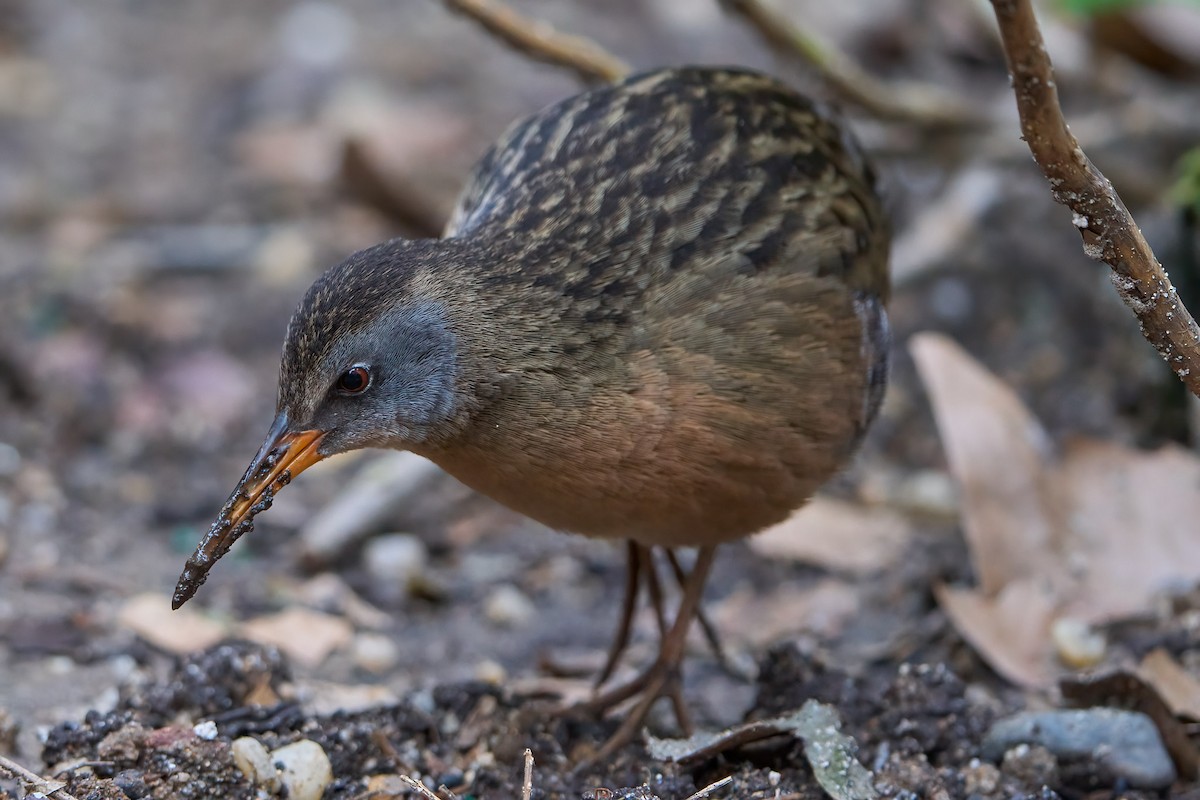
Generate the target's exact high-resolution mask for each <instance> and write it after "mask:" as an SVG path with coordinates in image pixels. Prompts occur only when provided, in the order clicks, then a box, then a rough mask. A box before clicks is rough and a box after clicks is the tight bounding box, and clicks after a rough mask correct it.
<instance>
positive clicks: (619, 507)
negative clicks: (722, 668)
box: [172, 66, 890, 753]
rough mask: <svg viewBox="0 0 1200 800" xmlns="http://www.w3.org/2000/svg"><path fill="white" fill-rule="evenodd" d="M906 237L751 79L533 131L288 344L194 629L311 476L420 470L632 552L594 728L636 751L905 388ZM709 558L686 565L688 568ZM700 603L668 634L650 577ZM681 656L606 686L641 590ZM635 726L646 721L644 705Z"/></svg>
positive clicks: (820, 110) (688, 606)
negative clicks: (618, 716)
mask: <svg viewBox="0 0 1200 800" xmlns="http://www.w3.org/2000/svg"><path fill="white" fill-rule="evenodd" d="M889 245H890V223H889V220H888V216H887V214H886V212H885V209H884V203H883V200H882V199H881V192H880V190H879V188H878V179H877V177H876V172H875V170H874V168H873V166H872V165H871V163H870V161H869V159H868V158H867V156H866V154H865V153H864V149H863V147H862V146H861V145H860V144H859V142H858V141H857V140H856V139H855V138H854V136H853V134H852V133H851V131H850V129H849V128H848V126H847V125H846V124H845V122H844V121H842V120H841V118H840V117H839V116H838V115H837V114H836V113H835V112H833V111H832V110H831V109H829V108H827V107H826V106H825V105H823V104H821V103H818V102H816V101H814V100H812V99H810V98H808V97H806V96H804V95H802V94H800V93H799V92H797V91H796V90H794V89H792V88H791V87H789V86H788V85H786V84H785V83H783V82H782V81H780V80H778V79H776V78H773V77H771V76H768V75H766V74H763V73H760V72H756V71H753V70H748V69H742V68H735V67H702V66H682V67H673V68H660V69H655V70H650V71H646V72H643V73H640V74H637V75H633V76H630V77H627V78H625V79H622V80H620V81H618V82H615V83H612V84H607V85H603V86H599V87H594V88H591V89H588V90H586V91H583V92H581V93H578V94H576V95H574V96H572V97H568V98H567V99H565V100H562V101H560V102H558V103H555V104H553V105H551V106H549V107H547V108H545V109H543V110H541V111H539V112H536V113H534V114H532V115H531V116H528V117H526V118H525V119H522V120H520V121H518V122H516V123H514V124H513V125H512V126H511V127H509V129H508V130H507V131H506V132H505V133H504V134H503V135H502V136H501V137H500V138H499V140H498V141H497V142H496V143H495V144H494V145H493V146H492V147H491V148H490V149H489V150H487V152H486V153H485V154H484V155H483V156H482V158H481V159H480V160H479V162H478V163H477V164H476V166H475V168H474V169H473V171H472V173H471V174H470V177H469V178H468V180H467V182H466V185H465V187H464V189H463V190H462V192H461V194H460V196H459V198H458V201H457V204H456V206H455V208H454V211H453V212H452V214H451V218H450V221H449V223H448V224H447V226H446V229H445V232H444V234H443V236H442V237H440V238H429V239H394V240H391V241H387V242H384V243H382V244H378V245H376V246H373V247H369V248H367V249H364V250H362V251H360V252H357V253H354V254H353V255H351V256H349V257H348V258H346V259H345V260H344V261H342V262H341V263H339V264H337V265H336V266H333V267H332V268H330V269H329V270H328V271H326V272H325V273H324V274H322V275H321V276H320V277H319V278H318V279H317V280H316V281H315V282H314V283H313V284H312V286H311V287H310V288H309V289H308V291H307V292H306V293H305V295H304V297H303V299H302V300H301V301H300V303H299V306H298V308H297V309H296V311H295V313H294V314H293V316H292V318H291V320H290V322H289V323H288V326H287V331H286V335H285V343H284V348H283V354H282V358H281V364H280V372H279V390H278V396H277V413H276V416H275V418H274V421H273V423H272V424H271V426H270V429H269V431H268V433H267V436H266V438H265V441H264V442H263V444H262V446H261V448H260V449H259V450H258V453H257V454H256V455H255V456H254V458H253V460H252V461H251V463H250V466H249V467H248V468H247V470H246V472H245V474H244V475H243V476H242V478H241V480H240V481H239V482H238V484H237V487H236V488H235V490H234V491H233V493H232V494H231V496H230V498H229V500H228V502H227V503H226V505H225V506H224V508H223V509H222V510H221V512H220V514H219V515H218V516H217V519H216V521H215V522H214V523H213V525H212V527H211V529H210V530H209V532H208V533H207V535H205V536H204V537H203V539H202V540H201V542H200V543H199V544H198V545H197V547H196V550H195V552H194V553H193V554H192V556H191V557H190V558H189V559H188V561H187V564H186V566H185V567H184V570H183V573H182V574H181V576H180V578H179V582H178V584H177V586H176V590H175V593H174V596H173V599H172V606H173V607H174V608H179V607H180V606H181V605H182V604H183V603H184V602H186V601H187V600H188V599H189V598H191V597H192V596H193V595H194V594H195V592H196V591H197V589H198V588H199V586H200V585H201V584H202V583H203V582H204V579H205V577H206V576H207V574H208V572H209V570H210V569H211V568H212V566H213V564H215V563H216V561H217V560H218V559H220V558H221V556H223V555H224V554H225V553H226V552H227V551H228V550H229V548H230V546H231V545H232V544H233V543H234V542H235V541H236V540H237V539H238V538H239V537H240V536H242V535H243V534H245V533H246V532H247V531H248V530H250V529H251V526H252V521H253V519H254V516H255V515H256V514H258V513H261V512H262V511H263V510H265V509H266V508H268V507H269V506H270V504H271V501H272V499H273V498H274V496H275V494H276V493H277V492H278V491H280V490H281V489H282V488H283V487H284V486H286V485H287V484H288V483H289V482H290V481H291V480H293V479H294V478H295V477H296V476H297V475H299V474H300V473H301V472H302V471H303V470H305V469H306V468H308V467H309V466H311V465H312V464H315V463H317V462H318V461H321V460H322V459H325V458H327V457H329V456H332V455H335V454H338V453H344V452H347V451H350V450H357V449H360V448H390V449H397V450H407V451H411V452H413V453H416V454H418V455H421V456H424V457H426V458H428V459H430V460H432V461H433V462H435V463H436V464H438V465H439V466H440V467H441V468H442V469H444V470H445V471H446V472H448V473H449V474H450V475H452V476H454V477H456V478H457V479H459V480H460V481H461V482H463V483H465V484H466V485H467V486H470V487H472V488H474V489H476V490H478V491H479V492H481V493H483V494H485V495H487V496H490V497H492V498H494V499H495V500H498V501H499V502H500V503H502V504H504V505H506V506H508V507H510V508H512V509H514V510H516V511H518V512H520V513H522V514H524V515H526V516H528V517H530V518H532V519H534V520H536V521H538V522H540V523H543V524H544V525H546V526H549V527H551V528H555V529H558V530H561V531H564V532H569V533H574V534H582V535H585V536H591V537H599V538H604V539H610V540H615V541H624V542H625V543H626V551H627V559H628V569H627V577H626V587H625V594H624V600H623V608H622V612H621V617H620V619H619V624H618V628H617V632H616V635H615V636H614V640H613V645H612V647H611V648H610V650H609V654H608V659H607V661H606V663H605V666H604V669H603V670H602V672H601V675H600V679H599V680H598V682H597V688H596V692H595V694H594V695H593V697H592V699H591V700H589V701H586V702H585V704H584V705H585V706H586V707H587V709H588V710H590V711H592V712H595V713H597V714H601V715H603V714H606V713H608V712H611V711H613V710H615V709H617V708H618V707H619V706H623V707H624V708H625V711H626V715H625V718H624V719H623V721H622V722H621V723H620V726H619V727H618V728H617V730H616V732H615V733H613V735H612V736H611V737H610V739H609V740H608V741H607V742H606V743H605V745H604V747H603V748H602V750H601V752H602V753H611V752H613V751H614V750H615V749H616V748H618V747H620V746H622V745H624V744H626V743H628V742H629V741H630V740H631V739H632V738H633V737H634V736H635V735H636V733H637V731H638V730H639V729H640V727H641V726H642V725H643V724H644V722H645V719H646V716H647V714H648V713H649V711H650V709H651V707H652V705H653V704H654V703H655V702H656V701H657V700H659V699H661V698H669V699H670V701H671V703H672V704H673V705H674V710H675V714H676V717H677V718H678V720H679V723H680V726H681V727H683V728H684V729H685V731H686V730H687V729H688V728H690V720H688V719H687V712H686V704H685V703H684V701H683V699H682V697H681V694H680V683H681V678H680V675H681V664H682V661H683V654H684V644H685V641H686V637H687V635H688V630H689V627H690V626H691V624H692V623H693V621H694V620H696V619H697V618H699V619H700V620H701V622H703V623H705V625H706V628H707V627H708V626H707V620H705V619H704V618H703V614H702V609H701V599H702V595H703V591H704V588H705V585H706V583H707V580H708V577H709V574H710V572H711V569H712V565H713V560H714V556H715V552H716V549H717V547H718V546H720V545H722V544H725V543H729V542H733V541H737V540H740V539H743V538H745V537H748V536H750V535H752V534H754V533H756V532H758V531H761V530H763V529H764V528H767V527H769V526H771V525H773V524H775V523H778V522H780V521H782V520H783V519H785V518H787V517H788V516H789V515H790V514H791V513H792V512H793V511H794V510H796V509H797V508H799V507H801V506H803V505H804V504H805V502H806V501H807V500H808V499H809V498H810V497H811V496H812V495H813V494H814V492H816V491H817V490H818V489H819V488H820V487H821V486H822V485H823V484H825V483H826V482H827V481H828V480H829V479H830V478H831V477H832V476H834V475H835V474H836V473H838V472H839V471H840V470H842V469H843V468H844V467H845V466H846V465H847V464H848V463H849V461H850V460H851V458H852V457H853V455H854V453H855V451H856V449H857V448H858V446H859V444H860V443H861V441H862V439H863V437H864V435H865V433H866V431H867V429H868V426H869V425H870V424H871V422H872V420H873V419H874V418H875V417H876V416H877V412H878V410H879V407H880V404H881V401H882V397H883V394H884V390H885V387H886V383H887V375H888V362H889V348H890V333H889V326H888V317H887V311H886V305H887V300H888V295H889V272H888V251H889ZM680 548H696V555H695V559H694V562H692V564H691V566H690V570H688V569H685V568H684V566H683V564H682V562H681V561H680V559H678V558H677V556H676V551H677V550H678V549H680ZM657 551H665V552H666V554H667V556H668V557H669V560H670V563H671V569H672V571H673V572H674V575H675V577H676V579H677V580H678V582H679V584H680V597H681V599H680V601H679V606H678V610H677V612H676V614H675V616H674V618H673V619H672V620H671V621H670V622H669V624H668V622H667V621H665V620H663V619H662V617H663V611H662V599H661V594H662V587H661V586H660V585H659V579H658V575H657V572H656V568H655V565H654V561H653V558H652V557H653V554H654V553H655V552H657ZM643 588H644V589H645V590H646V591H647V592H649V594H650V595H651V599H652V601H653V602H654V603H655V606H656V610H657V613H658V614H659V617H660V620H662V621H661V623H660V624H661V629H662V630H661V633H662V635H661V639H660V648H659V655H658V657H657V658H656V659H655V660H654V662H653V663H652V664H651V665H650V666H649V667H647V668H646V669H645V670H643V671H642V672H641V673H640V674H638V676H637V677H635V678H634V679H632V680H630V681H628V682H627V683H625V684H622V685H619V686H616V687H612V688H609V689H607V690H604V691H601V688H602V685H603V684H604V683H605V682H606V681H607V680H608V679H609V678H610V677H611V674H612V671H613V667H614V665H615V664H616V663H617V660H618V658H619V657H620V656H621V654H622V653H623V651H624V649H625V646H626V643H627V642H628V639H629V631H630V620H631V618H632V616H633V613H634V609H635V606H636V604H637V602H638V598H639V595H640V592H641V591H642V589H643ZM630 703H632V708H629V707H628V706H629V705H630Z"/></svg>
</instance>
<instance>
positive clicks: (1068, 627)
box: [1050, 617, 1108, 669]
mask: <svg viewBox="0 0 1200 800" xmlns="http://www.w3.org/2000/svg"><path fill="white" fill-rule="evenodd" d="M1050 636H1051V638H1052V639H1053V640H1054V648H1055V651H1056V652H1057V654H1058V659H1059V660H1060V661H1062V662H1063V663H1064V664H1066V665H1067V666H1068V667H1071V668H1073V669H1085V668H1087V667H1094V666H1096V665H1097V664H1099V663H1100V662H1101V661H1103V660H1104V653H1105V650H1107V648H1108V639H1107V638H1105V636H1104V634H1103V633H1101V632H1099V631H1096V630H1095V629H1093V628H1092V627H1091V626H1090V625H1088V624H1087V623H1086V622H1084V621H1083V620H1081V619H1074V618H1072V617H1061V618H1059V619H1056V620H1055V621H1054V625H1053V626H1051V628H1050Z"/></svg>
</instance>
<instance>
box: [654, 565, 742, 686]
mask: <svg viewBox="0 0 1200 800" xmlns="http://www.w3.org/2000/svg"><path fill="white" fill-rule="evenodd" d="M663 550H665V551H666V553H667V561H668V562H669V563H670V564H671V572H672V573H674V574H675V582H676V583H678V584H679V589H680V591H682V590H683V588H684V586H686V585H687V573H686V572H684V570H683V566H682V565H681V564H680V563H679V557H678V556H677V555H675V550H674V548H671V547H664V548H663ZM696 622H699V623H700V629H701V630H703V631H704V639H705V641H707V642H708V647H709V649H710V650H712V652H713V656H715V657H716V659H717V663H718V664H720V665H721V669H723V670H725V671H726V672H734V669H733V666H732V665H731V664H730V663H729V658H728V657H727V656H726V655H725V647H724V646H723V645H722V644H721V637H720V636H719V635H718V634H717V629H716V627H715V626H714V625H713V624H712V620H710V619H709V618H708V614H706V613H704V606H698V607H697V608H696Z"/></svg>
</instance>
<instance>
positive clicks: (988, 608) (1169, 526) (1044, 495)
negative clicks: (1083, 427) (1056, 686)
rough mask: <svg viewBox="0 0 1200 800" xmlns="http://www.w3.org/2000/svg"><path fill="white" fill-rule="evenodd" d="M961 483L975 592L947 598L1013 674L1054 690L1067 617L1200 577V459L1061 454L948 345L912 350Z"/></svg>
mask: <svg viewBox="0 0 1200 800" xmlns="http://www.w3.org/2000/svg"><path fill="white" fill-rule="evenodd" d="M910 347H911V350H912V353H913V357H914V359H915V360H916V363H917V368H918V371H919V372H920V374H921V377H922V380H923V381H924V382H925V385H926V388H927V390H928V392H929V396H930V401H931V403H932V405H933V410H934V417H935V418H936V420H937V423H938V429H939V431H940V432H941V435H942V441H943V446H944V447H945V450H946V456H947V460H948V462H949V464H950V469H951V472H952V474H953V475H954V477H955V479H956V480H957V481H958V483H959V485H960V487H961V496H962V510H963V529H964V532H965V535H966V539H967V544H968V546H969V549H970V554H971V562H972V564H973V566H974V568H975V572H976V574H977V575H978V577H979V587H978V588H977V589H957V588H955V589H951V588H946V587H943V588H941V589H939V590H938V593H937V595H938V600H939V602H940V603H941V605H942V607H943V608H944V609H945V610H946V612H947V613H948V614H949V616H950V618H951V620H952V621H953V623H954V625H955V627H956V628H957V629H958V631H959V632H960V633H961V634H962V636H963V637H964V638H965V639H966V640H967V641H969V642H970V643H971V644H972V646H974V647H975V649H976V650H977V651H978V652H979V653H980V655H982V656H983V657H984V659H985V660H987V662H988V663H989V664H991V665H992V666H993V667H994V668H995V669H996V670H997V671H999V672H1000V673H1001V674H1003V675H1005V676H1006V677H1007V678H1009V679H1010V680H1012V681H1014V682H1016V683H1019V684H1023V685H1027V686H1037V687H1046V686H1048V685H1050V684H1051V683H1052V682H1053V680H1054V679H1055V677H1056V674H1057V673H1058V672H1060V671H1061V665H1058V666H1056V665H1055V662H1054V658H1053V654H1054V644H1053V641H1052V637H1051V635H1050V632H1051V630H1052V628H1053V625H1054V623H1055V621H1056V620H1058V619H1061V618H1063V617H1067V618H1071V619H1073V620H1077V621H1080V622H1083V623H1089V624H1097V623H1103V622H1109V621H1112V620H1116V619H1121V618H1125V617H1128V616H1131V615H1135V614H1137V613H1139V612H1142V611H1144V610H1146V609H1147V608H1149V607H1150V606H1151V605H1152V603H1153V602H1154V599H1155V598H1156V596H1158V595H1160V594H1161V593H1163V592H1165V591H1169V590H1171V589H1173V588H1179V587H1184V586H1191V585H1193V584H1194V583H1195V582H1196V581H1197V580H1200V537H1197V536H1196V535H1195V530H1194V521H1195V520H1196V519H1198V518H1200V493H1198V492H1196V487H1197V486H1200V460H1197V458H1196V457H1195V456H1193V455H1192V454H1191V453H1189V452H1188V451H1186V450H1184V449H1182V448H1179V447H1175V446H1168V447H1164V448H1161V449H1159V450H1156V451H1137V450H1131V449H1128V448H1125V447H1122V446H1120V445H1117V444H1114V443H1109V442H1099V441H1091V440H1077V441H1073V442H1071V443H1069V445H1068V446H1067V447H1065V448H1064V453H1063V455H1062V456H1061V457H1060V458H1056V457H1055V455H1054V453H1053V452H1052V449H1051V447H1050V446H1049V442H1048V437H1047V435H1046V433H1045V432H1044V431H1043V429H1042V428H1041V426H1040V425H1039V424H1038V422H1037V421H1036V420H1035V419H1034V418H1033V417H1032V415H1030V413H1029V412H1028V411H1027V410H1026V409H1025V407H1024V406H1023V405H1022V404H1021V402H1020V400H1019V399H1018V398H1017V396H1016V394H1015V393H1013V392H1012V390H1010V389H1009V388H1008V387H1006V386H1004V385H1003V384H1002V383H1001V382H1000V381H999V380H998V379H997V378H995V377H994V376H993V375H991V374H990V373H988V372H987V371H986V370H984V369H983V367H982V366H980V365H979V364H978V363H977V362H976V361H974V360H973V359H971V357H970V356H968V355H967V354H966V353H965V352H964V351H963V350H962V349H961V348H959V347H958V346H957V345H955V344H954V343H953V342H951V341H950V340H949V339H947V338H945V337H943V336H939V335H934V334H919V335H917V336H914V337H913V339H912V341H911V344H910Z"/></svg>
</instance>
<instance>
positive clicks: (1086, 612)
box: [1056, 439, 1200, 622]
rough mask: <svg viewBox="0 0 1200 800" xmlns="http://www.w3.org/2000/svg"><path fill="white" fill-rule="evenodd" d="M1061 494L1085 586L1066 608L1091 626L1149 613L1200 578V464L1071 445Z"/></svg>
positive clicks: (1173, 456) (1183, 456) (1168, 455)
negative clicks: (1199, 529) (1166, 594)
mask: <svg viewBox="0 0 1200 800" xmlns="http://www.w3.org/2000/svg"><path fill="white" fill-rule="evenodd" d="M1060 476H1061V483H1060V490H1061V491H1062V492H1063V495H1064V497H1065V499H1066V500H1067V502H1068V504H1069V507H1070V509H1071V512H1070V513H1071V516H1070V520H1071V531H1070V532H1071V545H1070V547H1069V548H1068V549H1067V550H1066V551H1065V553H1064V554H1063V556H1062V557H1059V558H1058V559H1056V560H1058V561H1059V562H1062V561H1063V557H1065V558H1066V559H1068V562H1069V563H1063V564H1062V567H1061V568H1064V569H1065V568H1067V567H1068V566H1069V565H1075V564H1078V566H1079V569H1078V574H1079V576H1080V580H1081V585H1079V586H1078V587H1076V588H1075V593H1074V596H1073V597H1072V598H1070V599H1069V600H1068V602H1067V603H1065V606H1064V607H1065V609H1066V611H1067V612H1068V613H1071V614H1072V615H1076V616H1080V617H1082V618H1084V619H1088V620H1090V621H1092V622H1104V621H1108V620H1114V619H1120V618H1123V617H1128V616H1130V615H1133V614H1136V613H1138V612H1140V611H1143V610H1145V609H1146V608H1149V607H1150V605H1151V603H1152V602H1153V600H1154V598H1155V597H1156V596H1158V595H1159V594H1161V593H1162V592H1163V591H1164V590H1166V589H1172V588H1175V589H1180V588H1188V587H1190V586H1192V585H1193V584H1194V583H1195V582H1196V580H1197V578H1200V536H1197V535H1196V520H1197V519H1200V499H1198V498H1200V493H1198V492H1197V491H1196V489H1197V487H1200V461H1198V460H1197V459H1196V457H1195V456H1193V455H1192V454H1191V453H1189V452H1188V451H1186V450H1184V449H1183V448H1182V447H1177V446H1174V445H1168V446H1166V447H1163V448H1160V449H1158V450H1154V451H1150V452H1139V451H1136V450H1130V449H1128V448H1125V447H1121V446H1120V445H1117V444H1113V443H1109V442H1099V441H1091V440H1082V439H1080V440H1074V441H1072V442H1070V443H1068V445H1067V447H1066V453H1065V455H1064V457H1063V465H1062V468H1061V471H1060Z"/></svg>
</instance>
